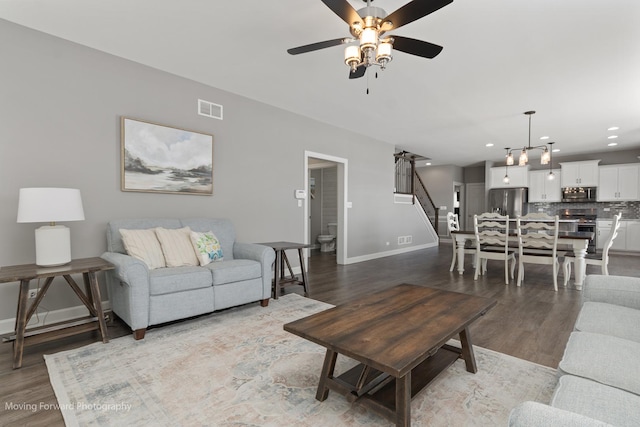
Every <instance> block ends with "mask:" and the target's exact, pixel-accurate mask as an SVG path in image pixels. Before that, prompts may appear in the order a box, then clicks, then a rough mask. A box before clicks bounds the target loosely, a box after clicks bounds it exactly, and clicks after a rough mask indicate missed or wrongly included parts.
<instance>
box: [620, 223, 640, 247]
mask: <svg viewBox="0 0 640 427" xmlns="http://www.w3.org/2000/svg"><path fill="white" fill-rule="evenodd" d="M614 242H615V240H614ZM627 250H628V251H635V252H640V221H627Z"/></svg>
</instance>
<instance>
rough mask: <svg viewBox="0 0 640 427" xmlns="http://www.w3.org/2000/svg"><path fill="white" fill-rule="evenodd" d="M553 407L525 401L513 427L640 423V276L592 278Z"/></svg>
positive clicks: (512, 421) (514, 416) (513, 416)
mask: <svg viewBox="0 0 640 427" xmlns="http://www.w3.org/2000/svg"><path fill="white" fill-rule="evenodd" d="M558 375H559V381H558V385H557V387H556V390H555V393H554V395H553V397H552V399H551V403H550V404H549V405H543V404H541V403H535V402H525V403H523V404H521V405H519V406H517V407H516V408H515V409H514V410H513V411H512V412H511V416H510V418H509V425H510V426H520V427H523V426H524V427H529V426H531V427H533V426H536V427H537V426H550V427H553V426H580V427H588V426H608V425H614V426H639V425H640V278H636V277H622V276H599V275H590V276H587V279H586V281H585V285H584V290H583V305H582V308H581V310H580V313H579V315H578V318H577V320H576V324H575V327H574V332H572V333H571V336H570V338H569V341H568V342H567V346H566V347H565V352H564V356H563V358H562V361H561V362H560V365H559V366H558Z"/></svg>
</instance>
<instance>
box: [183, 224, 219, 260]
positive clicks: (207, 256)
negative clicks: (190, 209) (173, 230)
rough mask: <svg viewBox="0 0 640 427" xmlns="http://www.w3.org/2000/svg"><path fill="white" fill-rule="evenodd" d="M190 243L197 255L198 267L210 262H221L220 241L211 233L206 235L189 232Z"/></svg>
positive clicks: (208, 232)
mask: <svg viewBox="0 0 640 427" xmlns="http://www.w3.org/2000/svg"><path fill="white" fill-rule="evenodd" d="M191 243H193V249H195V251H196V253H197V254H198V260H199V261H200V265H207V264H209V263H210V262H212V261H222V260H223V254H222V246H221V245H220V241H219V240H218V238H217V237H216V235H215V234H213V233H212V232H211V231H207V232H206V233H198V232H196V231H192V232H191Z"/></svg>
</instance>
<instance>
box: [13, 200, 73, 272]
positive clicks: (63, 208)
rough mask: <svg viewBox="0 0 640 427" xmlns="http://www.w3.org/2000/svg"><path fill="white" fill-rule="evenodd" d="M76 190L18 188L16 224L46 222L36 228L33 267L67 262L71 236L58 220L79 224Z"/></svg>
mask: <svg viewBox="0 0 640 427" xmlns="http://www.w3.org/2000/svg"><path fill="white" fill-rule="evenodd" d="M82 220H84V210H83V209H82V199H81V197H80V190H78V189H75V188H21V189H20V197H19V200H18V222H19V223H22V222H48V223H49V225H43V226H42V227H40V228H37V229H36V264H37V265H39V266H43V267H51V266H56V265H64V264H67V263H69V262H70V261H71V234H70V232H69V229H68V228H67V227H65V226H64V225H58V224H56V222H59V221H82Z"/></svg>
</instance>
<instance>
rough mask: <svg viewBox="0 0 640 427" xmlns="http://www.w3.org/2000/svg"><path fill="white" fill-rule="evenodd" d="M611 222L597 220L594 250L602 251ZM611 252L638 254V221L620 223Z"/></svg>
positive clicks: (639, 245) (639, 235)
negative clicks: (632, 252)
mask: <svg viewBox="0 0 640 427" xmlns="http://www.w3.org/2000/svg"><path fill="white" fill-rule="evenodd" d="M612 225H613V221H611V220H598V221H597V225H596V230H597V231H596V232H597V239H596V249H598V250H602V248H603V247H604V244H605V242H606V241H607V238H609V234H611V226H612ZM611 250H614V251H634V252H640V221H637V220H630V221H624V220H623V221H621V222H620V228H619V229H618V235H617V236H616V238H615V239H614V240H613V244H612V245H611Z"/></svg>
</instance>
